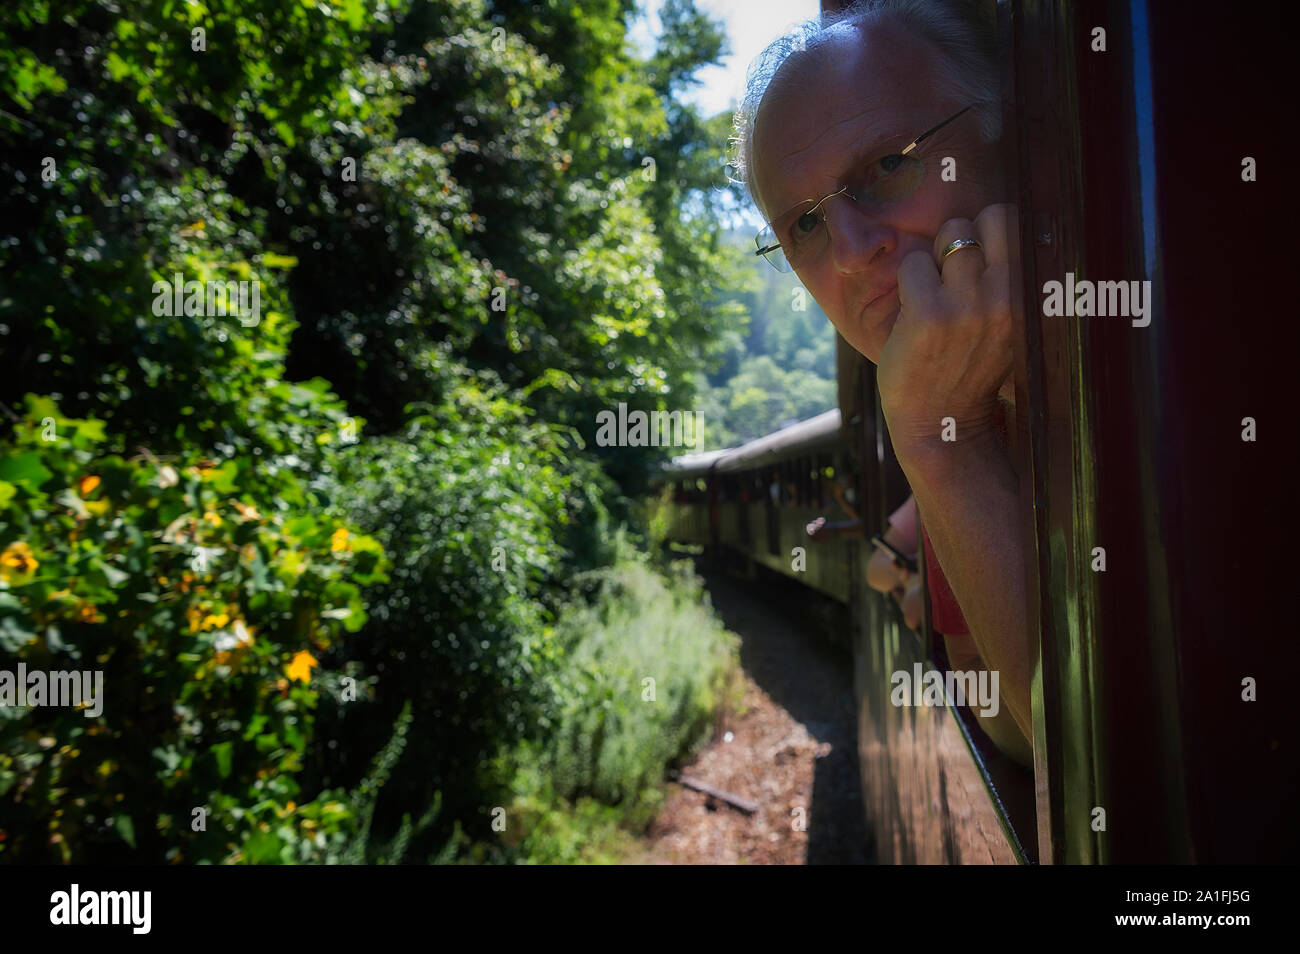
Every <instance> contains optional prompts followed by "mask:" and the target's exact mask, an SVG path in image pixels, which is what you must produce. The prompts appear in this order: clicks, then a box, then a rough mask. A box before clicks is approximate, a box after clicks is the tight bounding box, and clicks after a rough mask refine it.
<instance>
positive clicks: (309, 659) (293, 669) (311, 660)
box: [284, 649, 320, 682]
mask: <svg viewBox="0 0 1300 954" xmlns="http://www.w3.org/2000/svg"><path fill="white" fill-rule="evenodd" d="M319 665H320V663H319V662H317V661H316V657H315V656H313V655H312V654H311V653H309V652H307V650H305V649H304V650H302V651H301V652H298V653H296V654H295V655H294V657H293V662H291V663H289V666H288V668H286V669H285V671H284V672H285V675H287V676H288V677H289V678H290V679H298V680H300V681H302V682H311V670H312V667H313V666H319Z"/></svg>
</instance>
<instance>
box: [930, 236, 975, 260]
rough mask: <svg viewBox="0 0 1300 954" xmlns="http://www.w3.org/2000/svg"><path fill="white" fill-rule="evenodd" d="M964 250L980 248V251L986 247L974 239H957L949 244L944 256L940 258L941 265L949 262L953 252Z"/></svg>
mask: <svg viewBox="0 0 1300 954" xmlns="http://www.w3.org/2000/svg"><path fill="white" fill-rule="evenodd" d="M963 248H978V249H980V250H983V248H984V246H983V245H981V244H980V243H979V242H977V241H975V239H973V238H959V239H956V240H954V241H952V242H949V243H948V247H947V248H945V249H944V250H943V254H942V255H941V256H939V264H940V265H942V264H943V263H944V262H946V261H947V260H948V256H949V255H951V254H952V253H953V252H956V251H960V250H961V249H963Z"/></svg>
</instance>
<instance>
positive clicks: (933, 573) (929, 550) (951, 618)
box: [921, 524, 970, 636]
mask: <svg viewBox="0 0 1300 954" xmlns="http://www.w3.org/2000/svg"><path fill="white" fill-rule="evenodd" d="M921 545H922V548H923V549H924V550H925V585H926V589H928V590H929V591H930V622H931V624H932V625H933V626H934V629H935V632H939V633H942V634H943V635H945V636H969V635H970V627H968V626H967V625H966V617H964V616H962V614H961V607H960V606H958V605H957V597H955V596H953V594H952V587H950V586H949V585H948V578H947V577H946V576H944V575H943V568H942V567H940V566H939V560H938V558H937V557H935V555H934V547H932V546H931V545H930V535H929V534H928V533H926V531H925V524H922V525H921Z"/></svg>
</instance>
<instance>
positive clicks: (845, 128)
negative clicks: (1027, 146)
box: [753, 23, 1003, 362]
mask: <svg viewBox="0 0 1300 954" xmlns="http://www.w3.org/2000/svg"><path fill="white" fill-rule="evenodd" d="M937 66H938V55H937V54H936V53H935V52H934V49H933V47H932V46H931V45H930V44H928V43H927V42H926V41H924V40H922V39H920V38H918V37H916V36H914V35H913V34H911V33H910V32H908V31H906V30H903V29H900V28H899V27H898V26H896V25H893V24H889V23H875V24H872V25H870V26H868V27H866V28H855V27H843V26H842V27H837V28H834V29H833V30H832V31H831V32H830V34H828V38H827V39H826V41H825V42H823V43H819V44H817V45H816V46H814V47H810V48H809V50H808V51H807V52H806V53H801V54H795V56H794V57H793V58H792V59H791V60H789V61H787V63H786V64H785V66H784V67H783V68H782V70H781V72H780V73H779V74H778V75H777V77H776V79H775V80H773V82H772V85H771V86H770V87H769V89H768V92H767V94H766V95H765V96H764V98H763V103H762V106H761V108H760V109H759V111H758V115H757V117H756V119H755V124H754V144H753V150H754V153H753V155H754V160H753V166H754V168H753V176H754V190H755V192H756V194H757V196H758V198H759V201H760V203H761V205H762V206H763V209H764V214H765V215H766V216H767V219H768V221H769V222H770V223H772V224H773V225H774V226H776V227H777V228H778V233H780V231H782V229H781V223H782V221H783V216H785V222H786V223H787V224H790V219H789V215H788V213H789V212H790V210H792V209H795V208H797V207H799V205H800V203H802V202H804V201H805V200H807V199H820V198H822V197H823V196H825V195H826V194H828V193H831V192H834V191H836V190H837V189H839V188H840V186H842V185H845V184H846V183H852V182H854V181H855V180H861V179H862V177H863V176H864V175H865V176H868V177H871V176H880V175H883V174H884V173H881V172H880V170H881V169H882V168H884V169H888V168H889V167H890V166H891V165H892V164H893V162H894V161H896V160H890V161H885V162H884V165H883V166H881V165H880V164H879V162H878V161H879V160H881V158H882V156H888V155H889V154H891V153H897V152H898V151H899V149H901V148H902V147H903V146H905V145H906V144H907V143H908V142H910V141H911V140H912V139H915V138H916V137H917V136H919V135H920V134H921V133H923V132H925V131H926V130H927V129H929V128H930V127H932V126H934V125H936V124H938V123H939V122H941V121H943V120H944V119H947V118H948V117H949V116H951V115H952V114H953V113H955V112H957V111H958V110H959V109H961V108H962V107H963V106H966V105H968V103H966V102H953V101H951V100H947V99H943V98H941V97H940V96H939V95H938V94H937V93H936V92H935V90H936V84H935V82H934V77H935V70H936V67H937ZM911 155H912V156H915V157H917V159H918V160H919V161H920V163H921V164H922V165H923V167H924V168H923V172H922V171H921V170H919V168H918V176H917V178H916V180H915V184H914V185H913V186H911V187H909V188H907V189H905V190H901V192H902V194H899V195H896V196H892V197H891V198H890V199H889V200H888V201H881V202H854V201H853V200H851V199H849V198H848V197H847V196H843V195H841V196H836V197H834V198H832V199H829V200H828V201H827V202H826V203H825V204H824V205H823V206H822V210H823V211H824V212H825V214H826V222H825V224H824V225H819V226H818V227H819V228H821V229H824V230H826V233H827V234H826V236H825V239H826V240H825V244H824V246H823V247H822V250H821V252H820V254H819V256H817V258H816V259H815V260H814V261H811V262H806V263H796V264H795V272H796V273H797V274H798V276H799V278H800V280H801V281H802V282H803V283H804V285H805V287H807V289H808V291H809V292H810V293H811V294H812V296H813V298H815V299H816V300H817V303H818V304H820V305H821V306H822V309H823V310H824V311H825V312H826V314H827V316H829V317H830V320H831V323H832V324H834V325H835V327H836V329H837V330H838V331H839V332H840V334H841V335H843V337H844V339H845V340H846V341H847V342H848V343H849V344H851V345H852V346H853V347H854V348H856V349H857V350H858V351H860V352H861V353H862V354H863V355H865V356H866V357H867V358H869V359H870V360H871V361H873V362H876V361H878V359H879V356H880V352H881V350H882V348H883V347H884V344H885V341H886V340H887V339H888V338H889V332H890V330H891V329H892V328H893V327H894V322H895V320H897V318H898V291H897V284H898V278H897V275H898V267H899V265H900V264H901V263H902V261H903V258H904V257H905V256H906V255H907V254H908V253H909V252H912V251H915V250H921V251H925V252H927V253H931V250H932V247H933V244H934V237H935V235H936V234H937V233H938V231H939V227H940V226H941V225H942V224H943V223H944V222H946V221H947V220H948V219H952V218H958V217H963V218H969V219H974V218H975V217H976V216H977V215H978V214H979V212H980V210H981V209H983V208H984V207H985V206H986V205H990V204H992V203H994V202H998V201H1001V200H1002V198H1003V197H1002V195H1001V194H1000V193H1001V187H1000V182H999V177H998V175H997V174H996V170H997V157H996V153H995V150H994V149H992V148H991V147H990V146H988V145H986V144H983V143H982V142H981V141H980V137H979V135H978V132H977V130H976V127H975V122H974V118H973V114H972V113H967V114H965V115H964V116H962V117H960V118H959V119H957V120H956V121H954V122H953V123H951V124H950V125H948V126H945V127H944V128H943V129H942V130H940V131H939V132H937V133H935V134H934V135H933V136H931V137H930V138H929V139H927V140H926V141H925V142H923V143H922V144H921V145H920V146H919V147H918V148H917V150H916V151H915V152H914V153H912V154H911ZM946 157H952V159H953V160H954V161H955V164H956V165H955V169H954V171H955V174H956V179H955V181H944V180H942V179H941V178H940V173H941V171H942V169H943V160H944V159H945V158H946ZM854 188H855V186H854V185H850V191H854ZM811 221H812V220H809V219H806V218H805V219H804V220H802V221H799V220H796V223H795V228H805V229H806V228H807V227H808V226H809V225H810V223H811ZM785 231H786V232H787V234H778V235H777V239H778V240H779V241H781V242H782V244H785V243H786V242H787V241H788V240H789V239H790V235H789V234H788V231H789V230H785Z"/></svg>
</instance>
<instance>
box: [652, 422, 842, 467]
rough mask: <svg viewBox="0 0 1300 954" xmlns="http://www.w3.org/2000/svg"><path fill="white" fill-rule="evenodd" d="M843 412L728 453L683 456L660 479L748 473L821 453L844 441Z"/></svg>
mask: <svg viewBox="0 0 1300 954" xmlns="http://www.w3.org/2000/svg"><path fill="white" fill-rule="evenodd" d="M841 436H842V435H841V430H840V411H839V408H832V409H831V410H829V411H826V412H825V413H823V414H818V415H817V416H816V417H810V418H808V419H807V420H806V421H800V422H798V423H797V424H791V425H790V426H789V427H783V428H781V429H780V430H779V431H773V432H772V433H771V434H764V435H763V436H762V437H759V438H756V439H754V440H752V441H750V442H749V443H748V444H743V445H741V446H740V447H729V448H727V449H725V450H714V451H705V452H704V453H702V454H683V455H682V456H681V457H674V458H673V459H672V461H671V462H669V463H668V464H665V465H664V469H663V472H662V473H661V475H660V478H661V479H670V480H681V479H690V478H691V477H702V476H704V475H705V474H707V473H708V472H709V471H710V470H712V469H714V468H716V469H718V470H720V471H737V470H748V469H750V468H751V467H761V466H763V465H764V464H767V463H772V462H775V461H780V460H785V459H787V458H789V457H794V456H796V455H797V454H799V453H801V452H805V451H813V450H821V449H823V448H826V447H831V446H834V445H835V444H837V443H838V442H839V441H840V439H841Z"/></svg>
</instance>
